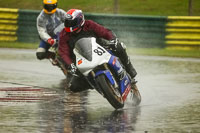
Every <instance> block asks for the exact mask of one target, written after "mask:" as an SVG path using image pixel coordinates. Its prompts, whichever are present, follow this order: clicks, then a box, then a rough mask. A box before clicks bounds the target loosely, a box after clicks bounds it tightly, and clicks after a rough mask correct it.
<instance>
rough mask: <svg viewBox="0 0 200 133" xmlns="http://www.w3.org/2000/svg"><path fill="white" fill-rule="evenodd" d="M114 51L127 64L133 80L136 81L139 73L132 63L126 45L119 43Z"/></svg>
mask: <svg viewBox="0 0 200 133" xmlns="http://www.w3.org/2000/svg"><path fill="white" fill-rule="evenodd" d="M113 52H114V54H116V56H118V57H119V59H120V60H121V62H122V64H123V65H124V66H125V69H126V71H127V72H128V74H129V75H130V76H131V79H132V81H133V82H135V80H134V78H135V76H136V75H137V72H136V70H135V68H134V67H133V65H132V63H131V61H130V58H129V56H128V55H127V52H126V46H125V45H124V44H123V43H118V44H117V45H116V47H115V50H113Z"/></svg>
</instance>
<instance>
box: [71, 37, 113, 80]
mask: <svg viewBox="0 0 200 133" xmlns="http://www.w3.org/2000/svg"><path fill="white" fill-rule="evenodd" d="M87 40H89V41H91V42H88V43H90V44H91V45H92V46H91V49H92V50H91V53H90V54H92V55H90V56H91V57H92V58H91V60H90V61H89V60H88V59H86V58H84V57H83V56H82V55H81V54H80V51H78V49H76V48H74V54H75V55H76V66H77V68H78V69H79V70H80V72H81V73H83V75H85V76H87V75H88V73H89V72H90V71H91V70H92V69H93V68H95V67H96V66H98V65H101V64H103V63H108V61H109V60H110V57H111V54H110V53H109V52H107V51H106V50H105V49H104V48H103V47H102V46H100V45H99V44H97V43H96V38H94V37H92V38H91V39H87ZM81 45H84V44H81Z"/></svg>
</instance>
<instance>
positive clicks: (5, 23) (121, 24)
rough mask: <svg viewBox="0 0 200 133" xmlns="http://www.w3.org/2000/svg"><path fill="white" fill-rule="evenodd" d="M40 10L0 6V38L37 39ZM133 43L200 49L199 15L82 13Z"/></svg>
mask: <svg viewBox="0 0 200 133" xmlns="http://www.w3.org/2000/svg"><path fill="white" fill-rule="evenodd" d="M38 15H39V11H31V10H18V9H5V8H0V41H19V42H39V37H38V33H37V29H36V18H37V16H38ZM85 18H86V19H91V20H94V21H96V22H98V23H99V24H102V25H104V26H106V27H108V28H109V29H111V30H113V31H114V33H116V34H117V36H118V37H119V38H120V40H122V41H123V42H124V43H126V44H127V45H128V46H132V47H159V48H164V47H167V48H177V47H179V48H180V47H181V48H198V49H200V17H180V16H179V17H176V16H169V17H164V16H136V15H134V16H130V15H129V16H128V15H123V16H122V15H105V14H89V13H86V14H85Z"/></svg>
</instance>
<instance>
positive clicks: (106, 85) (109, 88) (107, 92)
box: [96, 74, 124, 109]
mask: <svg viewBox="0 0 200 133" xmlns="http://www.w3.org/2000/svg"><path fill="white" fill-rule="evenodd" d="M96 80H97V82H98V83H99V86H100V88H101V90H102V92H103V94H104V96H105V98H106V99H107V100H108V102H109V103H110V104H111V105H112V106H113V107H114V108H115V109H120V108H123V107H124V101H123V100H122V97H121V94H120V92H119V90H118V89H117V88H114V86H113V85H112V84H111V83H110V82H109V80H108V79H107V78H106V76H105V75H103V74H102V75H99V76H98V77H97V79H96Z"/></svg>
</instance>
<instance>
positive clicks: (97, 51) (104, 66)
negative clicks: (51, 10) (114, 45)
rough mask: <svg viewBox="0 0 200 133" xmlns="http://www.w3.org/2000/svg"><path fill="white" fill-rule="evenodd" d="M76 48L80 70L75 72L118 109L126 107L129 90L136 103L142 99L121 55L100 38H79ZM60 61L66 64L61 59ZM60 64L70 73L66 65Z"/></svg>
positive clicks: (64, 70) (75, 52)
mask: <svg viewBox="0 0 200 133" xmlns="http://www.w3.org/2000/svg"><path fill="white" fill-rule="evenodd" d="M73 52H74V55H75V57H76V63H75V64H76V67H77V68H78V72H77V73H76V74H73V76H82V77H84V78H85V79H86V81H87V82H88V83H89V85H90V86H91V88H92V89H95V90H97V91H98V92H99V93H100V94H101V95H102V96H103V97H104V98H106V99H107V101H108V102H109V103H110V104H111V105H112V106H113V107H114V108H115V109H119V108H123V107H124V104H125V101H126V99H127V96H128V94H129V93H131V94H132V99H133V103H134V105H138V104H139V103H140V102H141V95H140V92H139V90H138V89H137V86H136V85H135V84H131V78H130V76H129V74H128V73H127V72H126V70H125V69H124V66H123V65H122V63H121V62H120V60H119V59H118V57H116V56H114V55H113V54H112V52H111V51H110V50H107V49H105V48H104V47H102V46H101V45H99V44H98V43H97V42H96V38H94V37H85V38H81V39H79V40H78V41H77V42H76V43H75V47H74V50H73ZM58 62H60V64H62V62H61V61H58ZM60 66H61V69H62V70H63V72H64V73H66V75H67V69H66V68H65V67H64V65H60ZM62 67H64V68H62ZM69 84H70V83H69Z"/></svg>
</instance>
